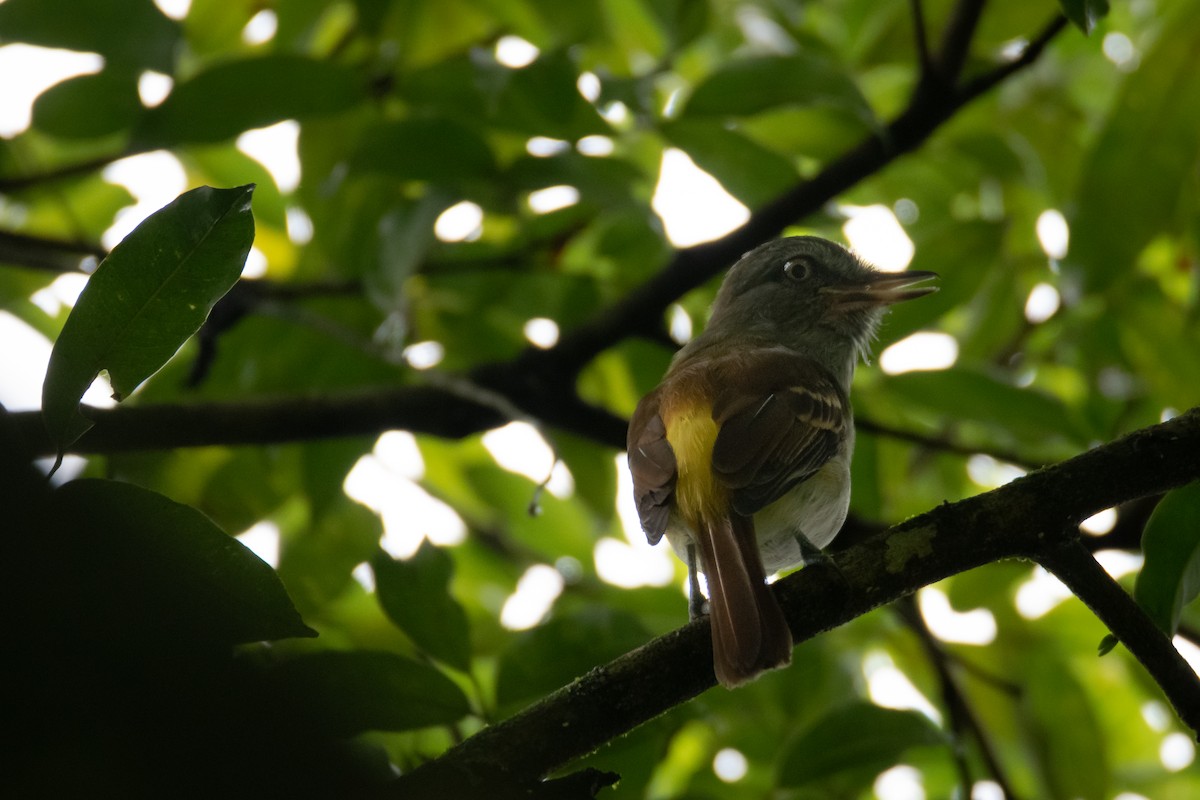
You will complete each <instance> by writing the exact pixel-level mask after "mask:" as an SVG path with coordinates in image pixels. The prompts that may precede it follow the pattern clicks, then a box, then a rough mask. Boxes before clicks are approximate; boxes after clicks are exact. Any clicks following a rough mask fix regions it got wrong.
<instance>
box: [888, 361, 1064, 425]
mask: <svg viewBox="0 0 1200 800" xmlns="http://www.w3.org/2000/svg"><path fill="white" fill-rule="evenodd" d="M880 388H881V389H882V390H883V391H886V392H888V393H894V395H895V396H896V397H902V398H904V399H905V400H906V401H907V402H910V403H912V404H914V405H915V406H918V407H923V408H925V409H927V410H930V411H934V412H936V413H938V414H941V415H944V416H945V417H947V418H950V419H956V420H972V421H975V422H979V423H982V424H984V425H988V426H991V427H994V428H995V429H997V430H998V431H1007V432H1009V433H1011V434H1012V435H1014V436H1018V437H1022V438H1025V439H1027V440H1029V441H1041V440H1044V439H1046V438H1065V439H1071V440H1076V441H1083V440H1084V437H1083V435H1082V434H1081V433H1080V431H1079V430H1078V426H1077V425H1076V423H1075V421H1074V420H1073V419H1072V418H1071V416H1070V415H1069V414H1068V413H1067V409H1066V407H1065V406H1063V404H1062V402H1061V401H1059V400H1058V398H1056V397H1053V396H1051V395H1048V394H1044V393H1042V392H1038V391H1035V390H1033V389H1023V388H1020V387H1017V386H1013V385H1011V384H1009V383H1006V382H1004V381H1002V380H1000V379H999V378H997V377H994V376H992V375H990V374H988V373H987V372H984V371H981V370H975V369H971V368H968V367H954V368H952V369H946V370H937V371H932V372H907V373H904V374H902V375H893V376H889V377H888V378H887V379H886V380H885V381H884V382H883V383H882V384H881V385H880Z"/></svg>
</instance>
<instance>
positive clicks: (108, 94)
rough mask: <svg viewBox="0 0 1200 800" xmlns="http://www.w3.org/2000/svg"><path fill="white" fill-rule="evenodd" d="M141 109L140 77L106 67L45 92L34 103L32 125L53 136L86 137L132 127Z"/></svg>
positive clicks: (104, 134) (103, 134) (105, 134)
mask: <svg viewBox="0 0 1200 800" xmlns="http://www.w3.org/2000/svg"><path fill="white" fill-rule="evenodd" d="M142 111H143V108H142V103H141V100H140V99H139V98H138V91H137V76H136V75H135V74H133V73H132V72H125V71H122V70H119V69H106V70H104V71H103V72H98V73H96V74H94V75H80V76H79V77H77V78H70V79H68V80H65V81H63V82H62V83H59V84H56V85H55V86H52V87H50V89H48V90H46V91H45V92H43V93H42V94H41V95H40V96H39V97H38V99H37V101H36V102H35V103H34V104H33V124H34V125H35V126H36V127H38V128H40V129H41V130H44V131H45V132H46V133H49V134H51V135H53V136H61V137H64V138H79V139H87V138H92V137H97V136H107V135H108V134H111V133H116V132H118V131H122V130H127V129H129V128H131V127H133V124H134V122H135V121H136V120H137V118H138V116H139V115H140V114H141V113H142Z"/></svg>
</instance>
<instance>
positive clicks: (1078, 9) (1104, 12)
mask: <svg viewBox="0 0 1200 800" xmlns="http://www.w3.org/2000/svg"><path fill="white" fill-rule="evenodd" d="M1058 4H1059V5H1060V6H1062V11H1063V14H1064V15H1066V17H1067V19H1069V20H1071V22H1073V23H1074V24H1075V27H1077V28H1079V30H1081V31H1083V32H1084V33H1091V32H1092V28H1094V27H1096V23H1097V22H1099V21H1100V20H1101V19H1103V18H1104V17H1106V16H1108V0H1058Z"/></svg>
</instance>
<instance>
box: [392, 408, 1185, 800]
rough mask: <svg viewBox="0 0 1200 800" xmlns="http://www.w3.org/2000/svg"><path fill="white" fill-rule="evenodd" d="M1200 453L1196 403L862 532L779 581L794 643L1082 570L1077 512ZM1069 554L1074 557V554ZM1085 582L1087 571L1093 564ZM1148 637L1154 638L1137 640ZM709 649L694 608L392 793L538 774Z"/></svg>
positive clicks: (1180, 480) (464, 787)
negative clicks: (963, 591) (947, 589)
mask: <svg viewBox="0 0 1200 800" xmlns="http://www.w3.org/2000/svg"><path fill="white" fill-rule="evenodd" d="M1198 451H1200V408H1196V409H1192V410H1191V411H1189V412H1188V413H1186V414H1184V415H1182V416H1180V417H1177V418H1175V419H1174V420H1171V421H1170V422H1167V423H1163V424H1161V425H1156V426H1153V427H1151V428H1146V429H1144V430H1140V431H1137V432H1135V433H1132V434H1130V435H1129V436H1126V437H1124V438H1122V439H1120V440H1118V441H1115V442H1113V443H1111V444H1108V445H1104V446H1102V447H1098V448H1095V449H1094V450H1091V451H1088V452H1087V453H1084V454H1082V455H1080V456H1077V457H1075V458H1073V459H1070V460H1068V461H1065V462H1063V463H1062V464H1059V465H1057V466H1054V467H1049V468H1047V469H1044V470H1040V471H1038V472H1034V473H1031V474H1030V475H1027V476H1025V477H1024V478H1021V479H1019V480H1017V481H1014V482H1012V483H1010V484H1008V485H1006V486H1003V487H1001V488H999V489H996V490H994V491H991V492H988V493H986V494H982V495H978V496H976V497H972V498H969V499H967V500H962V501H960V502H957V503H948V504H945V505H942V506H939V507H938V508H936V509H934V510H933V511H930V512H929V513H927V514H924V515H922V516H919V517H916V518H914V519H912V520H909V521H908V522H905V523H903V524H901V525H897V526H896V527H894V528H891V529H889V530H886V531H883V532H881V533H878V534H876V535H873V536H869V537H867V538H866V539H865V540H863V541H862V542H860V543H859V544H856V545H853V546H851V547H850V548H848V549H846V550H844V551H842V552H840V553H838V554H837V557H836V559H837V564H838V567H839V571H840V573H841V574H840V575H837V574H833V571H832V570H823V569H821V568H819V567H814V568H810V569H805V570H801V571H800V572H798V573H795V574H793V575H791V576H789V577H787V578H784V579H783V580H781V581H779V582H778V583H777V584H776V588H777V591H778V594H779V598H780V602H781V604H782V605H783V607H784V609H785V612H786V613H787V616H788V621H789V623H790V624H791V627H792V633H793V636H794V637H795V639H796V641H797V642H801V641H804V640H805V639H808V638H810V637H812V636H815V635H816V634H818V633H821V632H822V631H824V630H827V629H830V628H833V627H836V626H838V625H843V624H845V623H846V622H848V621H850V620H851V619H854V618H855V617H858V616H861V615H862V614H865V613H867V612H868V611H870V610H872V609H874V608H876V607H878V606H880V605H882V604H884V603H889V602H891V601H893V600H896V599H898V598H900V597H903V596H905V595H908V594H911V593H912V592H914V591H916V590H917V589H919V588H921V587H922V586H927V585H929V584H931V583H934V582H936V581H939V580H942V579H944V578H947V577H949V576H951V575H954V574H957V573H959V572H963V571H965V570H969V569H972V568H974V567H978V566H981V565H983V564H987V563H991V562H994V561H998V560H1001V559H1006V558H1024V559H1030V560H1037V561H1040V562H1042V563H1045V564H1047V565H1048V566H1050V568H1052V569H1060V570H1061V571H1063V572H1064V574H1067V575H1068V577H1069V576H1070V574H1071V572H1072V571H1079V570H1080V569H1081V568H1080V567H1079V564H1082V563H1083V562H1082V558H1087V559H1089V560H1090V558H1091V557H1090V555H1088V554H1087V552H1086V550H1082V549H1080V551H1079V552H1081V553H1082V555H1081V556H1079V560H1078V563H1077V564H1076V565H1075V566H1073V567H1069V568H1064V567H1063V564H1064V558H1066V557H1065V556H1064V555H1063V554H1064V552H1067V551H1069V550H1070V549H1071V548H1073V547H1076V545H1077V542H1076V540H1075V539H1074V537H1075V534H1074V533H1072V532H1070V531H1073V526H1074V524H1076V523H1077V522H1078V521H1079V520H1080V519H1084V518H1086V517H1088V516H1090V515H1091V514H1093V513H1095V512H1096V511H1098V510H1100V509H1103V508H1108V507H1110V506H1113V505H1117V504H1119V503H1123V502H1127V501H1129V500H1132V499H1134V498H1136V497H1141V496H1146V495H1149V494H1154V493H1158V492H1163V491H1166V490H1168V489H1171V488H1173V487H1176V486H1180V485H1183V484H1185V483H1188V482H1190V481H1193V480H1196V479H1200V459H1197V458H1196V456H1195V454H1196V453H1197V452H1198ZM1067 557H1069V558H1071V559H1072V560H1073V563H1074V560H1075V557H1074V556H1067ZM1091 563H1092V564H1094V563H1095V562H1094V561H1092V562H1091ZM1096 570H1099V571H1100V573H1101V574H1102V573H1103V571H1102V570H1100V568H1099V567H1098V566H1096V567H1094V568H1093V567H1087V568H1086V569H1083V570H1082V571H1096ZM1105 578H1107V576H1105ZM1085 580H1086V581H1090V582H1092V583H1096V582H1097V581H1098V580H1099V576H1096V575H1092V576H1090V577H1087V578H1086V579H1085ZM1110 583H1111V582H1110ZM1115 586H1116V585H1115V584H1112V585H1111V586H1109V587H1107V588H1105V589H1103V590H1102V591H1094V592H1093V591H1091V590H1090V589H1089V590H1087V591H1085V594H1086V597H1085V599H1086V600H1087V601H1088V602H1089V604H1090V605H1091V606H1092V608H1093V610H1095V611H1096V612H1097V613H1098V614H1099V615H1100V617H1101V618H1102V619H1103V620H1105V621H1106V622H1107V621H1110V620H1111V621H1112V623H1111V624H1113V625H1114V633H1116V634H1117V636H1118V637H1120V638H1121V639H1122V641H1123V642H1125V643H1126V644H1127V645H1128V646H1130V647H1131V649H1133V650H1134V653H1135V655H1137V656H1138V658H1139V659H1140V660H1141V661H1142V663H1143V664H1144V665H1145V666H1146V669H1147V670H1148V671H1149V672H1150V674H1151V676H1152V677H1153V678H1154V680H1155V681H1156V682H1157V683H1158V684H1159V685H1160V686H1161V687H1162V689H1163V692H1164V694H1165V695H1166V697H1167V699H1168V700H1170V702H1171V704H1172V705H1173V706H1174V707H1175V709H1176V711H1177V713H1178V714H1179V715H1180V718H1181V719H1182V720H1183V721H1184V722H1185V723H1186V724H1187V725H1189V726H1190V727H1192V728H1193V729H1194V730H1200V683H1198V682H1197V681H1196V679H1195V676H1194V675H1193V674H1192V673H1191V671H1190V670H1189V669H1187V666H1186V664H1185V663H1184V662H1183V659H1182V657H1181V656H1180V655H1179V654H1178V653H1177V652H1175V651H1174V649H1173V648H1170V646H1169V642H1167V640H1166V639H1165V637H1163V635H1162V634H1161V633H1159V632H1158V630H1157V629H1156V628H1155V627H1154V624H1153V623H1152V622H1151V621H1150V619H1149V618H1148V617H1146V616H1145V615H1144V614H1142V613H1141V612H1140V611H1139V610H1138V609H1137V607H1136V606H1135V605H1133V604H1132V602H1131V601H1129V598H1128V597H1127V596H1125V595H1124V593H1123V592H1121V590H1120V588H1119V587H1116V588H1115V589H1114V588H1113V587H1115ZM1118 592H1119V593H1120V596H1118V595H1117V593H1118ZM1154 637H1157V641H1156V642H1155V643H1153V644H1152V645H1151V646H1143V642H1144V641H1152V640H1153V639H1154ZM1164 642H1165V643H1166V644H1165V646H1164ZM710 654H711V639H710V635H709V630H708V624H707V622H706V621H705V620H697V621H696V622H693V623H692V624H690V625H688V626H686V627H684V628H681V629H679V630H677V631H674V632H673V633H670V634H668V635H666V636H663V637H660V638H658V639H655V640H653V641H651V642H649V643H647V644H646V645H645V646H643V647H642V648H640V649H638V650H635V651H633V652H631V653H627V654H626V655H624V656H622V657H620V658H618V659H616V660H615V661H612V662H610V663H609V664H606V665H604V666H602V667H597V668H596V669H593V670H592V671H591V672H589V673H588V674H586V675H584V676H583V677H581V678H579V679H578V680H576V681H575V682H574V683H572V684H570V685H569V686H566V687H563V688H562V689H560V690H559V691H557V692H555V693H553V694H551V695H550V696H549V697H547V698H545V699H544V700H542V701H540V702H538V703H537V704H535V705H533V706H531V707H529V708H527V709H526V710H525V711H522V712H521V713H519V714H517V715H516V716H514V717H512V718H510V719H508V720H506V721H504V722H502V723H500V724H498V725H494V726H492V727H490V728H487V729H485V730H483V731H481V732H480V733H478V734H476V735H475V736H473V737H471V738H470V739H467V740H466V741H464V742H463V743H462V744H460V745H458V746H457V747H455V748H453V749H451V750H450V751H448V752H447V753H445V754H444V755H443V756H441V757H440V758H438V759H436V760H434V761H431V762H429V763H427V764H426V765H424V766H422V767H421V768H419V769H418V770H416V771H415V772H413V773H412V774H411V775H409V776H405V777H403V778H400V779H399V780H397V781H396V783H395V785H394V786H393V790H394V791H393V792H392V796H394V797H406V798H411V797H426V796H434V794H435V793H440V794H441V796H451V795H453V793H454V792H455V791H458V792H459V794H461V795H464V796H471V792H472V791H474V792H478V791H479V790H480V788H481V787H486V786H487V785H488V783H489V782H490V781H498V782H501V783H503V784H505V785H511V784H513V783H514V782H515V783H520V782H522V781H525V782H529V783H533V782H536V781H537V780H538V779H540V778H541V777H542V776H544V775H546V774H548V773H549V772H551V771H553V770H555V769H559V768H561V767H563V766H565V765H567V764H569V763H570V762H572V761H573V760H575V759H577V758H580V757H582V756H584V755H586V754H588V753H590V752H592V751H594V750H595V749H597V748H598V747H600V746H601V745H603V744H604V743H606V742H608V741H611V740H612V739H614V738H616V737H617V736H620V735H621V734H623V733H626V732H628V731H630V730H632V729H633V728H635V727H637V726H639V725H641V724H643V723H645V722H647V721H649V720H651V719H653V718H654V717H657V716H658V715H659V714H662V713H664V712H666V711H667V710H669V709H670V708H673V707H674V706H676V705H679V704H681V703H683V702H686V701H687V700H689V699H691V698H692V697H695V696H696V695H698V694H700V693H701V692H703V691H705V690H707V689H710V688H712V687H713V686H714V685H715V679H714V677H713V672H712V666H711V664H712V659H711V655H710ZM529 742H537V743H538V746H537V747H529V746H528V744H529ZM447 793H449V794H447Z"/></svg>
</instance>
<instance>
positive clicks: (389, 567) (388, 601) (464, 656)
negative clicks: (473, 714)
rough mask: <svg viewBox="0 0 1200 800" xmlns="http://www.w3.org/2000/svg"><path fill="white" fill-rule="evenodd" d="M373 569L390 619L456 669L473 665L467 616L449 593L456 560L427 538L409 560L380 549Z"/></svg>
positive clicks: (378, 594) (377, 588)
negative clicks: (390, 554) (389, 555)
mask: <svg viewBox="0 0 1200 800" xmlns="http://www.w3.org/2000/svg"><path fill="white" fill-rule="evenodd" d="M371 569H372V570H373V571H374V573H375V594H376V596H377V597H378V598H379V605H380V606H382V607H383V611H384V613H385V614H387V616H388V619H390V620H391V621H392V622H394V623H396V625H397V627H399V628H400V630H402V631H404V632H405V633H407V634H408V635H409V636H410V637H411V638H412V640H413V641H414V642H416V644H417V645H418V646H419V647H420V648H421V649H422V650H424V651H425V652H427V653H429V654H430V655H431V656H433V657H434V658H437V659H439V660H441V661H444V662H446V663H447V664H449V665H450V666H452V667H455V668H456V669H460V670H464V671H465V670H466V669H467V668H468V667H470V662H471V643H470V639H469V636H468V629H467V615H466V612H464V611H463V608H462V606H461V605H459V603H458V601H457V600H455V599H454V597H452V596H451V594H450V578H451V575H452V573H453V571H454V561H453V560H452V559H451V558H450V556H449V554H447V553H446V552H445V551H444V550H442V549H441V548H439V547H436V546H435V545H433V544H430V543H429V542H428V541H425V542H422V543H421V546H420V548H418V549H417V552H416V553H414V554H413V556H412V557H411V558H408V559H406V560H395V559H392V558H390V557H388V555H387V554H386V553H382V552H381V553H379V554H378V555H377V556H375V558H374V559H372V560H371Z"/></svg>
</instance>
